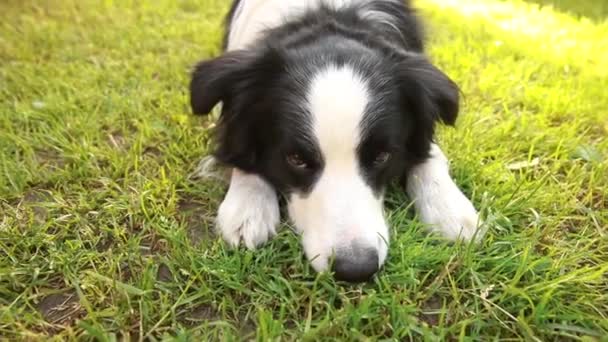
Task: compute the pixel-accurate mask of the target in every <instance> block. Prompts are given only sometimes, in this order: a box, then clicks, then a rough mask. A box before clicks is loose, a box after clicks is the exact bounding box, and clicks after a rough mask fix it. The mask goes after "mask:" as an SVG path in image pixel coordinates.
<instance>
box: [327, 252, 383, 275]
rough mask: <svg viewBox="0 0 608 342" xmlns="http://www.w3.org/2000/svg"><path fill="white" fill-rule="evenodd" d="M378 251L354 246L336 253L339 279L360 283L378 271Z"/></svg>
mask: <svg viewBox="0 0 608 342" xmlns="http://www.w3.org/2000/svg"><path fill="white" fill-rule="evenodd" d="M378 268H379V261H378V251H376V249H375V248H370V247H352V248H349V249H343V250H340V251H338V252H337V253H336V258H335V261H334V267H333V270H334V274H335V277H336V279H337V280H344V281H348V282H352V283H358V282H363V281H367V280H369V279H370V278H371V277H372V276H373V275H374V274H375V273H376V272H378Z"/></svg>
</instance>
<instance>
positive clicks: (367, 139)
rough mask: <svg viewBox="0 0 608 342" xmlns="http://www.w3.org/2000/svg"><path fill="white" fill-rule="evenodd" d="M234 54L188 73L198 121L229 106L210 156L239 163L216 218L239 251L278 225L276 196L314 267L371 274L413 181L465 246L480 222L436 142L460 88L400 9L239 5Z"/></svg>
mask: <svg viewBox="0 0 608 342" xmlns="http://www.w3.org/2000/svg"><path fill="white" fill-rule="evenodd" d="M227 20H228V22H227V32H226V37H225V47H226V53H225V54H223V55H222V56H220V57H218V58H215V59H212V60H208V61H203V62H200V63H199V64H198V65H197V66H196V68H195V70H194V72H193V75H192V82H191V85H190V91H191V104H192V108H193V111H194V113H196V114H207V113H209V112H210V111H211V110H212V109H213V107H214V106H215V105H216V104H218V103H220V102H221V103H222V112H221V117H220V121H219V123H218V127H217V128H218V129H217V132H216V133H217V136H216V138H217V141H216V143H217V148H216V151H215V153H214V157H215V159H216V160H217V161H219V162H220V163H221V164H223V165H226V166H229V167H231V168H232V174H231V180H230V187H229V190H228V193H227V194H226V197H225V199H224V201H223V203H222V204H221V206H220V208H219V212H218V216H217V225H218V229H219V231H220V232H221V234H222V236H223V237H224V239H225V240H226V241H227V242H229V243H230V244H231V245H234V246H238V245H239V243H240V242H241V240H242V241H243V242H244V244H245V245H246V246H247V247H249V248H255V247H257V246H258V245H260V244H262V243H264V242H265V241H267V240H268V239H269V238H270V237H272V236H273V235H274V234H275V229H276V227H277V225H278V224H279V220H280V214H279V200H278V197H277V193H278V194H280V195H282V196H284V197H285V199H286V201H287V208H288V212H289V216H290V218H291V220H292V221H293V223H294V226H295V228H296V229H297V231H298V232H299V233H300V234H301V236H302V244H303V246H304V251H305V253H306V256H307V257H308V259H309V260H310V262H311V263H312V265H313V267H314V268H315V270H317V271H322V270H326V269H328V268H329V267H330V260H332V258H335V259H333V260H334V263H333V270H334V271H335V276H336V277H337V278H338V279H343V280H349V281H362V280H366V279H369V278H370V277H371V276H372V275H373V274H374V273H375V272H377V270H378V269H379V267H380V266H381V265H382V264H383V263H384V261H385V258H386V255H387V249H388V245H389V230H388V227H387V222H386V220H385V218H384V215H383V193H384V189H385V187H386V186H387V184H388V183H389V182H390V181H391V180H394V179H397V178H403V177H405V178H406V184H407V192H408V194H409V196H410V197H411V199H412V200H414V201H415V207H416V209H417V210H418V213H419V216H420V218H421V220H422V221H423V222H424V223H425V224H427V225H428V227H429V228H430V229H431V230H433V231H437V232H440V233H441V234H443V235H444V236H446V237H447V238H450V239H457V238H462V239H465V240H471V239H473V238H474V236H477V235H479V234H476V231H477V227H478V221H479V220H478V214H477V212H476V210H475V209H474V207H473V205H472V204H471V202H470V201H469V200H468V199H467V198H466V197H465V196H464V195H463V194H462V192H461V191H460V190H459V189H458V187H457V186H456V185H455V184H454V182H453V181H452V179H451V178H450V175H449V173H448V162H447V159H446V157H445V156H444V154H443V153H442V151H441V150H440V149H439V147H438V146H437V145H436V144H434V143H433V132H434V127H435V124H436V123H437V122H440V121H441V122H444V123H446V124H450V125H451V124H453V123H454V121H455V120H456V116H457V114H458V102H459V101H458V100H459V99H458V98H459V91H458V88H457V86H456V85H455V84H454V82H452V81H451V80H450V79H449V78H448V76H446V75H445V74H444V73H443V72H441V71H440V70H439V69H438V68H437V67H435V66H433V65H432V64H431V63H430V62H429V60H428V59H427V58H426V57H425V55H424V53H423V42H422V34H421V31H420V26H419V23H418V21H417V19H416V16H415V13H414V12H413V10H412V9H411V7H410V6H409V4H407V3H406V2H405V1H404V0H240V1H235V2H234V3H233V5H232V9H231V11H230V13H229V16H228V19H227Z"/></svg>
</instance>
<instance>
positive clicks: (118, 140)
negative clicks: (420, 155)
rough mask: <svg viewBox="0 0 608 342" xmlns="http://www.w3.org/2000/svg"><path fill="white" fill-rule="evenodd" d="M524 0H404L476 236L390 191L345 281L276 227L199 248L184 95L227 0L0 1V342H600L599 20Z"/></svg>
mask: <svg viewBox="0 0 608 342" xmlns="http://www.w3.org/2000/svg"><path fill="white" fill-rule="evenodd" d="M538 2H539V1H530V2H523V1H516V0H513V1H498V0H487V1H483V2H481V1H474V0H464V1H459V3H460V4H461V5H456V3H457V2H456V1H455V0H450V1H444V0H427V1H423V0H419V1H417V2H416V3H417V5H418V6H419V7H420V8H421V13H422V14H423V16H424V19H425V21H427V22H428V25H429V28H428V36H429V41H430V44H431V45H430V47H429V53H430V54H431V55H432V58H433V60H434V61H435V62H436V63H437V64H438V65H440V66H441V67H442V68H443V69H444V70H446V71H447V72H448V74H450V75H451V76H452V77H453V78H454V79H455V80H456V81H457V82H458V83H459V84H460V85H461V87H462V91H463V93H464V103H463V112H462V116H461V118H460V119H459V122H458V125H457V128H456V129H447V128H446V129H442V130H441V131H440V133H439V141H440V143H441V145H442V146H443V147H444V149H445V151H446V152H447V154H448V155H449V157H450V159H451V160H452V173H453V175H454V177H455V179H456V180H457V182H458V184H459V185H461V186H462V188H463V189H464V190H465V192H466V193H467V194H468V195H469V196H470V197H471V198H472V199H473V201H474V202H475V203H476V205H477V206H478V207H479V208H482V211H483V214H484V216H485V217H487V221H488V223H489V227H490V228H489V232H488V234H487V236H486V238H485V240H484V242H483V244H482V245H481V246H479V247H475V248H473V247H468V246H464V245H455V246H452V245H449V244H448V243H446V242H445V241H442V240H441V239H439V238H437V237H434V236H430V235H428V234H426V233H425V232H424V230H423V229H422V227H421V224H420V222H419V221H418V220H417V218H416V217H415V215H414V214H413V213H412V211H411V210H408V208H409V203H408V201H407V198H405V196H404V195H403V192H402V191H399V190H398V189H395V190H394V191H392V192H391V195H390V198H389V199H388V202H389V203H388V207H389V208H390V210H389V213H388V214H389V219H390V222H391V224H392V229H391V233H392V241H391V242H392V246H391V247H392V248H391V250H390V253H389V258H388V261H387V263H386V266H385V267H384V268H383V270H382V272H381V273H380V274H379V276H378V277H377V278H375V280H374V281H373V282H371V283H369V284H365V285H358V286H351V285H344V284H339V283H336V282H335V281H334V280H333V279H332V277H331V276H330V275H329V274H315V273H314V272H313V271H312V269H311V268H310V266H309V265H308V264H307V262H306V261H305V259H304V257H303V256H302V250H301V247H300V245H299V242H298V239H297V237H296V236H295V234H293V233H292V232H291V231H289V229H283V230H282V232H281V233H280V234H279V236H278V237H277V238H275V239H274V240H273V241H272V242H271V243H269V244H267V245H266V246H264V247H263V248H261V249H260V250H259V251H257V252H255V253H254V252H250V251H245V250H238V251H234V250H230V249H229V248H227V247H226V245H225V244H224V243H223V242H222V241H221V239H219V238H218V237H217V236H216V235H215V234H214V233H213V216H214V213H215V210H216V208H217V205H218V203H219V201H220V200H221V199H222V194H223V192H224V190H225V189H224V186H223V185H221V184H217V183H216V182H213V181H193V180H191V179H190V178H189V174H190V172H192V171H193V169H194V168H195V166H196V164H197V162H198V160H200V158H201V157H202V156H203V155H205V153H206V152H207V151H208V127H209V126H210V125H211V124H212V121H211V120H210V119H209V118H197V117H193V116H190V115H189V107H188V104H187V103H188V99H187V82H188V71H189V68H190V67H191V66H192V65H193V63H194V62H195V61H197V60H199V59H201V58H205V57H209V56H212V55H215V54H217V53H219V40H220V36H221V32H220V22H221V20H222V17H223V14H224V13H225V11H226V10H227V2H226V1H224V0H200V1H194V0H184V1H169V0H159V1H153V2H145V4H142V3H143V2H135V1H133V2H124V1H115V2H113V1H88V0H87V1H82V0H78V1H76V0H69V1H68V0H65V1H64V0H61V1H60V0H52V1H51V0H49V1H44V2H42V1H33V0H26V1H17V0H7V1H2V2H0V13H2V14H1V16H2V17H1V18H2V20H1V21H0V104H1V105H0V340H2V339H7V340H14V339H22V340H38V339H47V338H50V337H53V338H55V339H57V340H63V339H94V338H97V339H99V340H113V339H117V338H130V339H132V340H138V339H157V340H158V339H169V338H178V339H180V340H186V339H188V338H190V339H192V340H208V339H212V340H214V339H228V340H229V339H250V338H257V339H259V340H269V339H275V338H279V337H280V338H281V339H284V340H291V339H303V340H318V339H323V340H331V339H335V338H338V339H347V338H348V339H351V340H363V339H365V338H366V337H367V338H370V339H380V338H386V339H391V338H394V339H399V340H408V339H415V340H422V339H426V340H446V339H464V340H475V341H487V340H493V339H497V338H500V339H515V340H519V339H527V340H539V341H540V340H542V341H545V340H570V339H572V340H585V341H593V340H595V339H597V340H600V339H601V338H602V337H603V336H606V335H608V276H607V273H608V239H607V234H608V232H607V228H608V227H607V226H608V194H607V191H608V190H607V189H608V161H607V158H608V142H607V140H606V138H605V137H606V136H607V135H608V39H606V37H608V21H607V20H606V19H604V18H606V16H607V15H608V8H607V7H606V6H605V5H604V2H603V1H602V0H598V1H591V0H577V1H557V0H556V1H555V2H554V6H544V7H543V6H540V5H538V4H537V3H538ZM544 3H547V2H544ZM464 5H466V6H464ZM590 9H593V10H590ZM522 162H523V163H522Z"/></svg>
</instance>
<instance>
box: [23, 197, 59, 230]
mask: <svg viewBox="0 0 608 342" xmlns="http://www.w3.org/2000/svg"><path fill="white" fill-rule="evenodd" d="M51 200H52V196H51V194H50V193H49V192H44V191H39V190H30V191H28V192H26V193H25V195H24V196H23V199H22V201H21V202H22V203H23V204H25V205H26V206H27V207H29V208H30V209H31V210H32V214H33V215H34V222H35V223H37V224H41V223H44V222H46V220H47V219H48V218H49V210H48V209H47V208H46V207H45V206H44V203H48V202H50V201H51Z"/></svg>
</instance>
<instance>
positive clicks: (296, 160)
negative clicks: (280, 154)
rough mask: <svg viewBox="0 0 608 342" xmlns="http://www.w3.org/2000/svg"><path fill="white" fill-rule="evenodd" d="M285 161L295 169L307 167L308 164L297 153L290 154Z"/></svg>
mask: <svg viewBox="0 0 608 342" xmlns="http://www.w3.org/2000/svg"><path fill="white" fill-rule="evenodd" d="M286 160H287V163H288V164H289V165H291V166H292V167H294V168H296V169H307V168H308V164H307V163H306V162H305V161H304V159H302V157H301V156H300V155H299V154H297V153H294V154H290V155H288V156H287V157H286Z"/></svg>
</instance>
